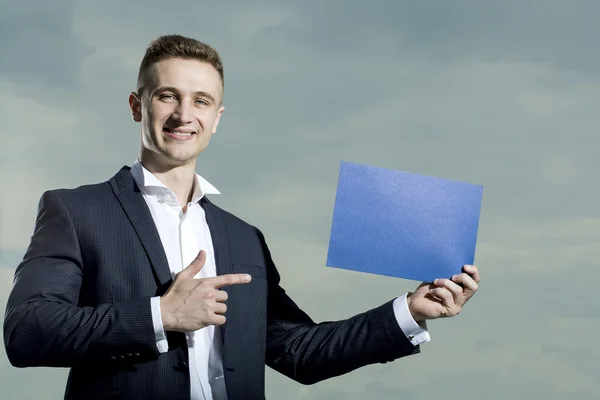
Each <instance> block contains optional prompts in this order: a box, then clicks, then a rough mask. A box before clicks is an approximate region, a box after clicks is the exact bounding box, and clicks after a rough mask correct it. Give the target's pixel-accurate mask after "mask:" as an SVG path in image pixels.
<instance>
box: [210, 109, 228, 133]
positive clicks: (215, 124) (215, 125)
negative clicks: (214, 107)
mask: <svg viewBox="0 0 600 400" xmlns="http://www.w3.org/2000/svg"><path fill="white" fill-rule="evenodd" d="M223 111H225V107H223V106H221V107H219V111H217V117H216V118H215V123H214V124H213V129H212V133H217V127H218V126H219V121H220V120H221V115H222V114H223Z"/></svg>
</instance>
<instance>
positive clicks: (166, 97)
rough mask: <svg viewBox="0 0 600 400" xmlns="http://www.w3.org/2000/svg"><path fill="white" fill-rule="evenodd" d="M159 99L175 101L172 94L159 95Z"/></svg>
mask: <svg viewBox="0 0 600 400" xmlns="http://www.w3.org/2000/svg"><path fill="white" fill-rule="evenodd" d="M159 98H160V99H161V100H175V96H173V95H172V94H161V95H160V97H159Z"/></svg>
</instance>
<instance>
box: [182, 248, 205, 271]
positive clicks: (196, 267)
mask: <svg viewBox="0 0 600 400" xmlns="http://www.w3.org/2000/svg"><path fill="white" fill-rule="evenodd" d="M205 261H206V252H205V251H204V250H200V252H199V253H198V255H197V256H196V258H194V261H192V263H191V264H190V265H188V266H187V267H185V268H184V269H183V271H181V272H180V273H179V275H180V276H181V277H182V278H193V277H194V276H195V275H196V274H197V273H198V272H200V271H201V270H202V267H204V262H205Z"/></svg>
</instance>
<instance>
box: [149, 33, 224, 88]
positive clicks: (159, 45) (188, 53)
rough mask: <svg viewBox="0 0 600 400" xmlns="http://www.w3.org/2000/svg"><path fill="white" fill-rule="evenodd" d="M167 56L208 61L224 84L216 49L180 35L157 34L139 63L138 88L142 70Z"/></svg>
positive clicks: (221, 65)
mask: <svg viewBox="0 0 600 400" xmlns="http://www.w3.org/2000/svg"><path fill="white" fill-rule="evenodd" d="M169 58H182V59H184V60H198V61H203V62H206V63H209V64H210V65H212V66H213V67H215V69H216V70H217V72H218V73H219V75H220V76H221V84H222V85H223V86H224V85H225V80H224V77H223V63H222V62H221V56H219V53H218V52H217V50H215V49H214V48H212V47H211V46H209V45H207V44H206V43H202V42H200V41H198V40H196V39H192V38H188V37H185V36H181V35H164V36H159V37H158V38H156V39H154V40H153V41H152V42H150V45H149V46H148V48H147V49H146V54H145V55H144V58H143V59H142V62H141V64H140V69H139V72H138V90H139V89H141V86H142V82H143V80H144V72H145V71H146V70H147V69H148V68H150V67H151V66H152V65H154V64H156V63H157V62H159V61H163V60H167V59H169Z"/></svg>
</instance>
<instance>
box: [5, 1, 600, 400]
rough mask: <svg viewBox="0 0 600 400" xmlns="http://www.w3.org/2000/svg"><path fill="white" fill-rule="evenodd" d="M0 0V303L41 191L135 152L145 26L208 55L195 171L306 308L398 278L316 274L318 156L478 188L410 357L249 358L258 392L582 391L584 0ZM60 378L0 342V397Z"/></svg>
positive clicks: (591, 262) (354, 397) (592, 290)
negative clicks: (207, 104) (213, 59)
mask: <svg viewBox="0 0 600 400" xmlns="http://www.w3.org/2000/svg"><path fill="white" fill-rule="evenodd" d="M2 3H3V4H2V7H1V9H2V12H1V13H0V121H1V123H2V125H3V129H2V134H0V179H1V181H0V187H2V203H1V205H0V207H1V208H0V212H1V215H0V217H1V230H0V306H1V307H2V309H4V305H5V303H6V298H7V296H8V292H9V290H10V287H11V284H12V278H13V274H14V270H15V268H16V266H17V264H18V263H19V261H20V259H21V257H22V256H23V253H24V251H25V248H26V246H27V244H28V240H29V238H30V236H31V234H32V229H33V223H34V219H35V214H36V207H37V203H38V200H39V198H40V196H41V194H42V193H43V191H45V190H47V189H53V188H58V187H76V186H78V185H82V184H86V183H94V182H101V181H104V180H106V179H108V178H110V177H111V176H112V175H113V174H114V173H115V172H117V170H118V169H119V168H120V167H121V166H123V165H125V164H127V165H131V163H132V162H133V161H134V160H135V159H136V157H137V155H138V151H139V125H136V124H135V123H134V122H133V121H132V120H131V118H130V115H129V110H128V105H127V96H128V94H129V92H130V91H131V90H134V89H135V84H136V73H137V68H138V64H139V62H140V60H141V58H142V56H143V54H144V51H145V48H146V46H147V45H148V43H149V42H150V41H151V40H152V39H154V38H155V37H156V36H159V35H161V34H165V33H180V34H184V35H189V36H193V37H195V38H197V39H199V40H202V41H205V42H207V43H209V44H211V45H213V46H215V47H216V48H217V49H218V50H219V51H220V52H221V55H222V57H223V59H224V65H225V108H226V110H225V113H224V114H223V118H222V119H221V124H220V126H219V131H218V133H217V135H216V136H215V137H214V138H213V140H212V142H211V145H210V146H209V148H208V149H207V150H206V152H205V153H204V154H202V155H201V157H200V159H199V164H198V169H197V171H198V172H199V173H200V174H202V175H203V176H204V177H205V178H207V179H208V180H209V181H210V182H211V183H213V184H214V185H215V186H216V187H217V188H218V189H219V190H220V191H221V193H222V195H220V196H218V197H217V196H212V197H211V198H212V200H213V201H215V202H216V203H217V204H219V205H220V206H222V207H224V208H226V209H227V210H229V211H231V212H233V213H234V214H236V215H238V216H240V217H242V218H244V219H246V220H247V221H248V222H250V223H252V224H255V225H256V226H258V227H259V228H261V229H262V230H263V232H264V233H265V235H266V238H267V241H268V243H269V245H270V247H271V250H272V253H273V256H274V258H275V261H276V263H277V265H278V268H279V270H280V272H281V275H282V279H283V281H282V284H283V286H284V288H285V289H286V290H287V291H288V292H289V293H290V294H291V296H292V298H293V299H294V300H295V301H296V302H297V303H299V304H300V305H301V307H302V308H303V309H304V310H305V311H306V312H308V313H309V314H310V315H311V316H312V317H313V318H314V319H316V320H333V319H341V318H346V317H349V316H351V315H354V314H356V313H359V312H362V311H365V310H367V309H370V308H372V307H375V306H378V305H380V304H382V303H384V302H387V301H389V300H391V299H393V298H394V297H396V296H399V295H401V294H403V293H405V292H406V291H407V290H411V289H413V288H414V287H415V286H416V285H417V283H416V282H412V281H406V280H401V279H393V278H386V277H378V276H373V275H364V274H360V273H357V272H351V271H343V270H337V269H335V270H334V269H331V268H327V267H325V261H326V255H327V246H328V238H329V231H330V228H331V218H332V215H333V204H334V200H335V190H336V184H337V177H338V172H339V163H340V161H342V160H344V161H351V162H358V163H364V164H370V165H374V166H379V167H385V168H392V169H398V170H403V171H410V172H415V173H421V174H428V175H433V176H438V177H442V178H448V179H454V180H459V181H464V182H470V183H476V184H481V185H483V186H484V200H483V205H482V214H481V222H480V230H479V240H478V246H477V253H476V261H475V263H476V265H478V266H479V268H480V270H481V275H482V282H481V287H480V291H479V292H478V293H477V294H476V296H475V297H474V298H473V300H472V301H471V302H470V303H469V304H468V305H467V307H465V310H464V311H463V313H462V314H461V315H460V316H458V317H456V318H453V319H446V320H442V321H433V322H431V323H430V324H429V327H430V332H431V337H432V341H431V342H430V343H427V344H424V345H423V346H422V353H421V354H419V355H417V356H413V357H409V358H406V359H401V360H398V361H396V362H394V363H391V364H385V365H377V366H370V367H367V368H363V369H361V370H358V371H355V372H352V373H350V374H348V375H346V376H343V377H339V378H335V379H332V380H329V381H325V382H322V383H319V384H317V385H314V386H310V387H304V386H302V385H300V384H297V383H295V382H293V381H290V380H289V379H287V378H285V377H283V376H281V375H279V374H277V373H275V372H273V371H271V370H268V372H267V398H270V399H284V398H285V399H323V400H324V399H332V400H340V399H348V400H359V399H360V400H363V399H366V398H374V399H381V400H391V399H402V398H406V399H408V398H410V399H447V400H454V399H460V400H465V399H490V400H496V399H503V400H504V399H532V398H543V399H549V400H550V399H551V400H559V399H560V400H562V399H593V398H596V396H598V394H599V393H600V372H598V371H599V369H598V359H600V344H598V341H597V338H598V337H599V336H600V308H599V307H598V301H596V300H593V299H594V298H595V295H596V292H597V290H598V289H597V288H598V285H597V282H598V281H600V261H598V260H599V259H600V257H599V255H600V254H599V253H600V251H599V250H598V249H599V247H600V246H599V243H600V210H599V208H598V204H599V199H600V190H599V185H598V175H597V174H598V169H599V167H600V160H598V157H597V154H598V148H599V146H600V139H599V138H598V127H599V126H600V51H598V38H600V27H599V24H598V22H597V16H598V15H600V2H597V1H593V0H589V1H576V0H571V1H568V2H567V1H560V0H528V1H481V0H479V1H478V0H454V1H445V0H438V1H434V0H420V1H404V0H403V1H393V0H389V1H385V0H372V1H369V2H367V1H350V0H319V1H316V0H313V1H285V0H278V1H274V0H273V1H260V2H245V1H241V0H237V1H229V2H214V1H212V2H202V1H197V0H194V1H192V0H190V1H173V2H171V3H169V2H166V1H160V2H158V1H152V2H151V1H142V0H129V1H127V2H124V1H117V0H110V1H106V0H105V1H102V2H99V1H98V2H87V1H73V0H71V1H69V0H55V1H52V2H48V1H43V0H28V1H11V2H9V1H6V2H4V1H3V2H2ZM225 3H227V4H228V5H224V4H225ZM249 3H252V5H251V4H249ZM150 4H152V5H151V6H150ZM66 376H67V371H66V370H52V369H46V368H38V369H27V370H18V369H16V368H13V367H11V366H10V364H9V363H8V361H7V360H6V356H5V354H0V387H2V393H3V395H2V398H3V399H6V400H12V399H29V398H36V399H58V398H62V397H61V396H62V394H63V391H64V387H65V383H66Z"/></svg>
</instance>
